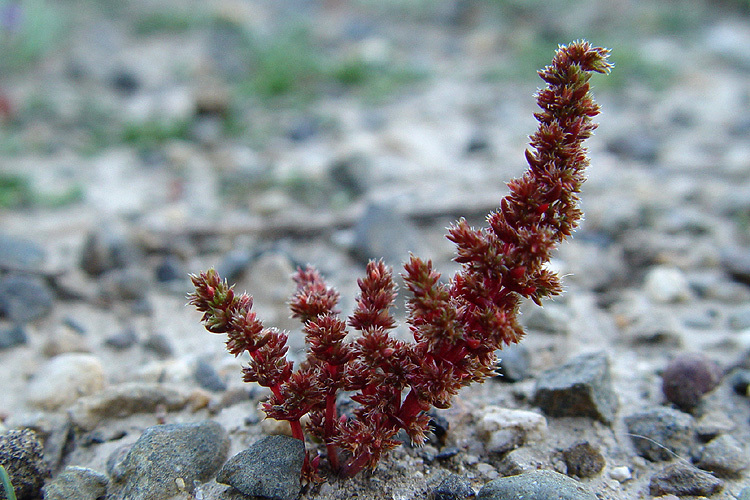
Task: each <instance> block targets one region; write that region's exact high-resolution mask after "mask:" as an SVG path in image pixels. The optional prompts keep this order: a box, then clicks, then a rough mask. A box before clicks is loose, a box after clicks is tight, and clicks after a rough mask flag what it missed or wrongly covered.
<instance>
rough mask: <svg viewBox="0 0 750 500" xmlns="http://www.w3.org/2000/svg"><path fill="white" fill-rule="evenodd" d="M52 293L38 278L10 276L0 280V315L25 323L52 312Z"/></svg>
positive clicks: (15, 321)
mask: <svg viewBox="0 0 750 500" xmlns="http://www.w3.org/2000/svg"><path fill="white" fill-rule="evenodd" d="M52 299H53V298H52V292H51V291H50V290H49V288H48V287H47V285H46V284H45V283H44V281H42V280H41V279H39V278H35V277H32V276H23V275H15V274H11V275H8V276H5V277H3V278H0V315H1V316H5V317H6V318H8V319H9V320H10V321H12V322H14V323H27V322H29V321H34V320H36V319H40V318H43V317H45V316H47V315H48V314H49V313H50V311H52Z"/></svg>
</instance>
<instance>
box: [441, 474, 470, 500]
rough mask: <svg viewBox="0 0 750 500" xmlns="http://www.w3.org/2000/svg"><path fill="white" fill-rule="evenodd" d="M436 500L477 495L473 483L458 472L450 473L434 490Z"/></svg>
mask: <svg viewBox="0 0 750 500" xmlns="http://www.w3.org/2000/svg"><path fill="white" fill-rule="evenodd" d="M433 495H434V497H433V498H434V500H466V499H467V498H470V497H473V496H474V495H475V493H474V490H473V489H472V487H471V483H470V482H469V481H468V480H467V479H465V478H463V477H461V476H459V475H458V474H449V475H448V476H447V477H446V478H445V479H443V481H442V482H441V483H440V484H439V485H438V486H437V488H435V489H434V490H433Z"/></svg>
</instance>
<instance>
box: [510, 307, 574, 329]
mask: <svg viewBox="0 0 750 500" xmlns="http://www.w3.org/2000/svg"><path fill="white" fill-rule="evenodd" d="M570 320H571V315H570V311H569V310H568V309H567V308H565V307H564V306H561V305H556V304H545V305H544V307H532V308H530V309H526V310H524V311H523V315H522V316H521V323H522V324H523V326H524V328H526V329H529V330H535V331H539V332H544V333H564V332H566V331H567V329H568V325H569V324H570Z"/></svg>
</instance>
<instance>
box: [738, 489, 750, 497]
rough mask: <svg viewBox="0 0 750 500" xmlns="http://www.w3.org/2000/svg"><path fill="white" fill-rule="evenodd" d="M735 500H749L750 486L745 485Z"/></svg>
mask: <svg viewBox="0 0 750 500" xmlns="http://www.w3.org/2000/svg"><path fill="white" fill-rule="evenodd" d="M737 500H750V486H745V487H744V488H742V491H740V494H739V495H737Z"/></svg>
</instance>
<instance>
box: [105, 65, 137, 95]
mask: <svg viewBox="0 0 750 500" xmlns="http://www.w3.org/2000/svg"><path fill="white" fill-rule="evenodd" d="M111 84H112V88H114V89H115V90H116V91H118V92H121V93H123V94H125V95H132V94H134V93H136V92H137V91H138V89H140V88H141V82H140V81H139V80H138V77H137V76H136V75H135V73H133V72H132V71H129V70H126V69H119V70H117V71H115V73H114V74H113V75H112V77H111Z"/></svg>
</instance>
